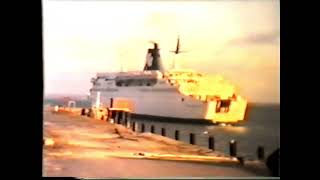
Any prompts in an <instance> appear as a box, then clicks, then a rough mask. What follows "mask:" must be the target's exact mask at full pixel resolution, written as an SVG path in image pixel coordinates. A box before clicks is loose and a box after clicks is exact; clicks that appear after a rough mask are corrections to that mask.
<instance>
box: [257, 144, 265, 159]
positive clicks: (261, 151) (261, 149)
mask: <svg viewBox="0 0 320 180" xmlns="http://www.w3.org/2000/svg"><path fill="white" fill-rule="evenodd" d="M257 155H258V159H259V160H264V157H265V156H264V147H263V146H258V149H257Z"/></svg>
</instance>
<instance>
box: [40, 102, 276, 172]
mask: <svg viewBox="0 0 320 180" xmlns="http://www.w3.org/2000/svg"><path fill="white" fill-rule="evenodd" d="M43 176H59V177H61V176H68V177H70V176H71V177H80V178H119V177H120V178H165V177H257V176H270V174H269V171H268V170H267V168H266V166H265V165H264V164H263V163H261V162H248V163H244V164H243V163H240V162H239V160H238V159H237V158H234V157H230V156H229V155H226V154H224V153H220V152H216V151H213V150H210V149H206V148H202V147H199V146H196V145H191V144H187V143H184V142H181V141H177V140H174V139H170V138H167V137H163V136H161V135H157V134H152V133H150V132H144V133H138V132H135V131H132V130H131V129H130V128H127V127H125V126H123V125H120V124H116V123H110V122H106V121H105V120H104V119H102V120H101V119H94V118H91V117H87V116H81V109H80V108H78V109H77V108H65V109H60V110H59V111H57V112H56V111H54V109H53V108H46V109H44V151H43Z"/></svg>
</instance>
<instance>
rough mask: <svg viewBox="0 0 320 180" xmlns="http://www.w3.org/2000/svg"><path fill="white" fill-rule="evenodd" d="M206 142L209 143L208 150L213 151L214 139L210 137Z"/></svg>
mask: <svg viewBox="0 0 320 180" xmlns="http://www.w3.org/2000/svg"><path fill="white" fill-rule="evenodd" d="M208 141H209V149H212V150H214V137H212V136H210V137H209V139H208Z"/></svg>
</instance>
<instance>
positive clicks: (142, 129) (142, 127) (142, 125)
mask: <svg viewBox="0 0 320 180" xmlns="http://www.w3.org/2000/svg"><path fill="white" fill-rule="evenodd" d="M141 132H144V124H141Z"/></svg>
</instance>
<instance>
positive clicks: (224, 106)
mask: <svg viewBox="0 0 320 180" xmlns="http://www.w3.org/2000/svg"><path fill="white" fill-rule="evenodd" d="M230 104H231V101H230V100H219V101H217V106H216V112H229V107H230Z"/></svg>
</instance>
